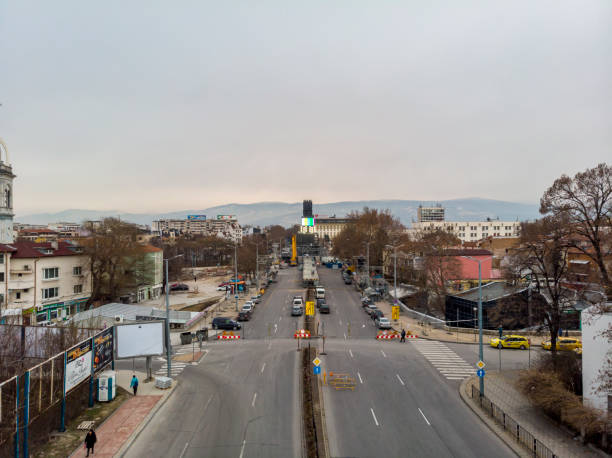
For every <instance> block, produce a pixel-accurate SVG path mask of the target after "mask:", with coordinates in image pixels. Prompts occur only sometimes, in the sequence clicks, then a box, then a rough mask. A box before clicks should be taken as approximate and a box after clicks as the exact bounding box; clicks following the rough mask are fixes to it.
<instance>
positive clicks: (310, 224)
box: [300, 215, 353, 240]
mask: <svg viewBox="0 0 612 458" xmlns="http://www.w3.org/2000/svg"><path fill="white" fill-rule="evenodd" d="M352 222H353V220H352V219H351V218H336V217H335V216H319V215H315V216H314V217H312V218H302V225H301V227H300V233H302V234H315V235H317V236H318V237H319V238H322V239H324V238H326V237H327V238H329V239H330V240H333V239H334V237H336V236H337V235H338V234H339V233H340V232H342V230H343V229H344V228H345V227H346V225H347V224H351V223H352Z"/></svg>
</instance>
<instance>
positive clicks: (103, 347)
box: [93, 327, 113, 372]
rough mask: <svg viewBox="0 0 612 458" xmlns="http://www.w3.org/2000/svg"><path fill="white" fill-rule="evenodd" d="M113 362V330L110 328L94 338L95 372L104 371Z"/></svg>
mask: <svg viewBox="0 0 612 458" xmlns="http://www.w3.org/2000/svg"><path fill="white" fill-rule="evenodd" d="M112 360H113V328H112V327H111V328H108V329H105V330H104V331H102V332H101V333H100V334H98V335H97V336H95V337H94V354H93V363H94V372H98V371H99V370H100V369H103V368H104V366H106V365H107V364H108V363H110V362H111V361H112Z"/></svg>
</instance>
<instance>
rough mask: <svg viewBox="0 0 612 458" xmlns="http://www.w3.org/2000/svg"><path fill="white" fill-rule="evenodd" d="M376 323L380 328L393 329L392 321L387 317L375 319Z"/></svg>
mask: <svg viewBox="0 0 612 458" xmlns="http://www.w3.org/2000/svg"><path fill="white" fill-rule="evenodd" d="M374 323H375V324H376V326H378V329H391V321H389V318H387V317H384V316H381V317H378V318H376V320H374Z"/></svg>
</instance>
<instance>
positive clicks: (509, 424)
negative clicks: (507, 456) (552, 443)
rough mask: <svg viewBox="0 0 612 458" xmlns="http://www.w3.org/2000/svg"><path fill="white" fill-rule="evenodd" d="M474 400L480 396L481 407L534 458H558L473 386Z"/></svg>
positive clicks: (472, 394)
mask: <svg viewBox="0 0 612 458" xmlns="http://www.w3.org/2000/svg"><path fill="white" fill-rule="evenodd" d="M471 396H472V399H474V396H478V398H479V400H480V407H481V408H482V410H484V411H485V412H487V413H488V414H489V415H490V416H491V417H492V418H493V419H494V420H495V421H496V422H497V423H499V424H500V425H501V426H503V428H504V430H505V431H508V432H509V433H510V434H512V436H514V439H516V441H517V442H518V443H519V444H522V445H524V446H525V447H527V448H528V449H529V450H530V451H531V452H532V453H533V456H534V457H543V458H558V455H555V454H554V453H553V451H552V450H550V449H549V448H548V447H546V445H544V444H543V443H542V442H540V441H539V440H538V439H536V438H535V437H534V436H533V434H531V433H530V432H529V431H527V430H526V429H525V428H523V427H522V426H521V425H520V424H519V423H518V422H517V421H516V420H515V419H514V418H512V417H511V416H510V415H508V414H507V413H506V412H504V411H503V410H502V409H501V408H500V407H499V406H497V405H496V404H494V403H493V402H492V401H491V400H490V399H489V398H487V397H486V396H484V395H481V394H480V390H479V389H478V388H476V386H475V385H472V392H471Z"/></svg>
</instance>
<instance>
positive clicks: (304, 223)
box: [302, 218, 315, 226]
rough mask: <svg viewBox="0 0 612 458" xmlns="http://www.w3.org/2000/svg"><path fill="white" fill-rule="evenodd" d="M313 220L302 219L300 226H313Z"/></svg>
mask: <svg viewBox="0 0 612 458" xmlns="http://www.w3.org/2000/svg"><path fill="white" fill-rule="evenodd" d="M314 225H315V220H314V218H302V226H314Z"/></svg>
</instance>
